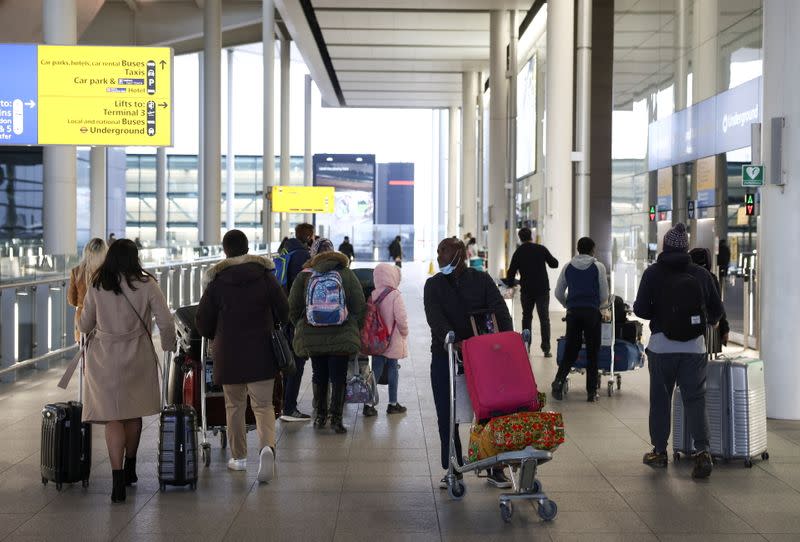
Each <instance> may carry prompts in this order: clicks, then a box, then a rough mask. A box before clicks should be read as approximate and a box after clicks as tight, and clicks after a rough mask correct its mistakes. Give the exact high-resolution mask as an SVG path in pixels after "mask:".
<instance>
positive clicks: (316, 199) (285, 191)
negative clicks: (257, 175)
mask: <svg viewBox="0 0 800 542" xmlns="http://www.w3.org/2000/svg"><path fill="white" fill-rule="evenodd" d="M334 191H335V189H334V188H333V187H332V186H273V187H272V211H273V212H275V213H333V212H334V199H333V198H334Z"/></svg>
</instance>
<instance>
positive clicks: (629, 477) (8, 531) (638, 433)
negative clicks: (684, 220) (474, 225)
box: [0, 266, 800, 542]
mask: <svg viewBox="0 0 800 542" xmlns="http://www.w3.org/2000/svg"><path fill="white" fill-rule="evenodd" d="M426 269H427V268H426ZM404 272H405V274H406V280H405V282H404V284H403V288H402V289H403V292H404V294H405V296H406V300H407V303H408V305H409V312H410V315H411V342H412V344H411V357H410V358H409V359H407V360H405V361H403V362H402V365H403V368H402V370H401V391H400V401H401V403H403V404H405V405H407V406H408V413H407V414H406V415H400V416H392V417H391V418H387V416H386V415H385V413H384V409H383V405H381V406H380V407H379V411H380V414H379V416H378V417H377V418H371V419H366V420H365V419H364V418H362V416H361V414H360V409H359V408H356V407H355V406H348V407H347V425H348V426H349V428H350V431H349V432H348V433H347V435H345V436H340V435H335V434H333V433H331V432H329V431H327V430H326V431H321V432H318V431H315V430H314V429H313V428H312V427H311V426H310V424H307V423H306V424H282V423H280V422H279V424H278V431H279V442H278V476H277V478H276V479H275V480H274V481H273V482H272V483H270V484H268V485H258V484H257V483H256V482H255V468H256V466H257V458H256V454H255V449H253V450H251V454H250V457H251V459H252V461H251V464H250V467H249V469H248V472H247V473H231V472H228V471H227V470H226V468H225V461H226V459H227V458H226V456H225V454H224V453H223V451H221V450H220V448H219V445H218V443H217V441H216V440H213V450H212V451H213V459H212V464H211V467H210V468H208V469H204V470H203V471H202V474H201V480H200V484H199V487H198V489H197V491H196V492H191V491H188V490H180V489H170V490H169V491H168V492H167V493H159V491H158V482H157V480H156V476H155V459H156V457H155V446H156V438H157V424H156V420H155V419H148V420H147V421H146V425H147V427H146V429H145V432H144V435H143V438H142V448H141V450H140V453H139V462H140V467H139V476H140V482H139V485H138V487H136V488H135V489H133V490H132V491H129V493H128V501H127V503H126V504H124V505H115V506H112V505H111V504H110V502H109V492H110V478H111V473H110V470H109V464H108V460H107V458H106V453H105V445H104V441H103V436H102V430H97V431H95V434H94V448H93V453H94V458H93V459H94V467H93V471H92V483H91V487H90V488H89V489H88V490H83V489H81V488H80V487H70V488H68V489H65V490H64V491H63V492H62V493H58V492H56V489H55V487H53V486H52V485H49V486H47V487H43V486H42V485H41V483H40V476H39V452H38V449H39V418H40V414H39V411H40V408H41V405H42V404H44V403H45V402H50V401H54V400H60V399H63V398H67V397H69V396H70V394H71V393H74V388H73V389H72V390H70V392H69V393H65V392H62V391H61V390H59V389H58V388H57V387H56V386H55V383H56V381H57V379H58V377H59V374H60V371H59V370H56V369H53V370H50V371H47V372H44V373H37V374H32V375H29V376H27V377H25V378H24V379H23V380H21V381H20V382H19V383H17V384H15V385H0V431H2V438H0V539H2V540H15V541H16V540H37V541H38V540H69V541H72V542H77V541H79V540H80V541H83V540H112V539H113V540H146V541H151V540H178V541H182V540H186V541H197V540H232V541H238V540H270V541H272V540H293V541H316V540H326V541H331V540H337V541H338V540H347V541H359V540H364V541H369V542H373V541H374V540H380V542H393V541H418V540H419V541H428V540H430V541H438V540H453V541H469V540H475V541H478V540H480V541H481V542H483V541H487V540H494V539H497V540H504V541H513V540H525V541H528V540H553V541H559V542H560V541H573V540H587V541H588V540H591V541H612V540H613V541H616V540H630V541H647V540H664V541H680V542H689V541H693V540H697V541H713V540H733V541H742V542H745V541H751V540H765V539H766V540H775V541H777V540H800V423H798V422H785V421H770V422H769V428H770V434H769V447H770V455H771V458H770V460H769V461H767V462H762V461H757V462H756V464H755V466H754V467H753V468H752V469H745V468H743V466H742V464H741V462H733V463H730V464H728V465H720V466H719V467H718V468H717V469H716V470H715V471H714V474H713V475H712V477H711V479H710V480H709V481H704V482H695V481H693V480H692V479H691V477H690V467H689V465H688V462H685V461H684V462H682V463H679V464H670V467H669V468H668V469H667V470H666V471H653V470H651V469H649V468H648V467H645V466H644V465H642V463H641V455H642V453H643V452H644V451H645V450H646V449H647V448H648V433H647V373H646V371H639V372H637V373H634V374H628V375H625V377H624V380H623V387H622V390H621V392H620V393H619V394H617V395H615V396H614V397H612V398H608V397H606V396H601V400H600V402H599V403H598V404H595V405H590V404H587V403H585V402H584V401H583V397H584V394H583V393H581V390H582V385H581V384H582V383H581V381H580V378H575V379H574V381H573V390H574V393H572V394H571V395H570V396H569V397H568V399H567V400H566V401H564V402H563V403H555V404H551V406H552V407H554V408H559V409H561V411H562V412H563V413H564V416H565V423H566V429H567V442H566V443H565V444H564V445H563V446H562V447H561V448H560V449H559V450H558V451H557V453H556V457H555V459H554V460H553V461H552V462H551V463H548V464H547V465H545V466H543V467H542V469H541V480H542V483H543V484H544V487H545V489H546V491H548V492H549V493H550V496H551V498H553V499H554V500H555V501H557V503H558V509H559V514H558V517H557V519H556V520H555V521H554V522H552V523H549V524H547V523H543V522H541V521H540V520H539V519H538V517H537V516H536V514H535V513H534V511H533V509H532V508H531V507H528V506H517V511H516V513H515V515H514V518H513V521H512V523H510V524H505V523H503V522H502V520H501V519H500V515H499V513H498V502H497V490H494V489H491V488H489V487H488V486H487V485H486V484H485V482H483V481H482V480H479V479H477V478H475V477H474V476H472V475H469V476H467V477H466V482H467V485H468V493H467V496H466V497H465V499H464V500H463V501H460V502H454V501H451V500H450V499H449V498H448V497H447V495H446V494H445V492H443V491H441V490H440V489H438V487H437V483H438V480H439V478H440V477H441V475H442V473H441V469H440V468H439V443H438V438H437V436H436V419H435V416H434V409H433V400H432V397H431V392H430V381H429V376H428V374H429V373H428V371H429V363H430V360H429V356H428V346H429V332H428V328H427V325H426V323H425V319H424V314H423V311H422V299H421V298H422V284H423V280H424V277H423V275H422V266H407V267H405V268H404ZM554 324H557V325H554V327H555V332H556V333H557V332H558V331H559V330H560V329H562V325H561V322H560V320H559V319H558V318H557V317H555V318H554ZM534 370H535V372H536V375H537V378H538V381H539V382H540V384H541V385H542V387H547V384H548V383H549V382H550V380H551V379H552V376H553V374H554V369H553V362H552V360H544V359H542V358H539V357H536V358H535V359H534ZM381 392H382V393H383V394H384V395H382V399H384V400H385V399H386V395H385V392H386V390H385V388H381ZM310 401H311V397H310V386H309V385H306V386H304V388H303V393H302V400H301V407H302V408H304V409H305V410H306V411H310ZM465 429H466V428H465ZM250 442H251V443H254V435H252V434H251V436H250Z"/></svg>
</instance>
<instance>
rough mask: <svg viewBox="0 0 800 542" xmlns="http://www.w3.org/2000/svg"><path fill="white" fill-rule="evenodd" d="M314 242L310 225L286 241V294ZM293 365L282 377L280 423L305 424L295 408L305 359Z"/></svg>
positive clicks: (305, 418) (299, 227)
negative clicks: (287, 258)
mask: <svg viewBox="0 0 800 542" xmlns="http://www.w3.org/2000/svg"><path fill="white" fill-rule="evenodd" d="M313 240H314V226H312V225H311V224H298V225H297V226H296V227H295V229H294V239H289V240H288V241H286V244H285V247H284V248H285V250H286V252H287V253H288V254H289V265H288V267H287V269H286V287H287V290H286V291H287V292H289V291H291V289H292V283H293V282H294V279H295V278H296V277H297V275H299V274H300V272H301V271H302V270H303V266H305V264H306V262H307V261H309V260H310V259H311V252H310V250H311V242H312V241H313ZM286 327H287V328H288V332H289V334H290V336H289V347H290V348H291V345H292V337H293V336H294V328H293V327H292V326H286ZM294 364H295V367H297V371H296V372H295V374H293V375H291V376H285V375H284V377H283V415H282V416H281V421H284V422H306V421H309V420H310V419H311V416H309V415H308V414H304V413H303V412H300V410H299V409H298V408H297V396H298V395H299V394H300V381H301V380H302V379H303V370H304V369H305V366H306V359H305V358H301V357H299V356H297V355H295V357H294Z"/></svg>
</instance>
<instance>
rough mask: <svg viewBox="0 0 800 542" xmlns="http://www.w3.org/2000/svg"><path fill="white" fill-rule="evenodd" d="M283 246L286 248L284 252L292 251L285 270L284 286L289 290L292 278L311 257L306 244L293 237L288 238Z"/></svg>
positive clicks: (290, 289)
mask: <svg viewBox="0 0 800 542" xmlns="http://www.w3.org/2000/svg"><path fill="white" fill-rule="evenodd" d="M284 248H285V249H286V252H294V254H292V257H291V258H289V268H288V269H287V270H286V286H287V289H288V291H290V292H291V291H292V283H293V282H294V279H295V278H296V277H297V275H299V274H300V272H301V271H302V270H303V267H305V265H306V262H308V261H309V260H310V259H311V251H310V250H309V247H308V245H306V244H305V243H303V242H301V241H300V240H299V239H297V238H295V237H292V238H291V239H289V240H288V241H287V242H286V246H285V247H284ZM295 251H296V252H295Z"/></svg>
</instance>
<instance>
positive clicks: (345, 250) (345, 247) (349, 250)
mask: <svg viewBox="0 0 800 542" xmlns="http://www.w3.org/2000/svg"><path fill="white" fill-rule="evenodd" d="M339 252H341V253H342V254H344V255H345V256H347V257H348V258H350V261H351V262H352V261H353V260H354V259H355V257H356V253H355V251H354V250H353V245H352V244H350V238H349V237H348V236H346V235H345V236H344V241H342V244H341V245H339Z"/></svg>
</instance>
